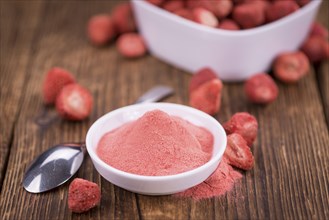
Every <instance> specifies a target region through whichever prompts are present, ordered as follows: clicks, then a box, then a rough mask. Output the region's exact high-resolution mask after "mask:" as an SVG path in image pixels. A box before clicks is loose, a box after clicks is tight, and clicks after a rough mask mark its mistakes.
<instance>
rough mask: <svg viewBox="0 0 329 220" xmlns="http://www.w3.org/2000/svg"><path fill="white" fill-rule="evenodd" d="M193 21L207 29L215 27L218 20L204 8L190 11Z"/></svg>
mask: <svg viewBox="0 0 329 220" xmlns="http://www.w3.org/2000/svg"><path fill="white" fill-rule="evenodd" d="M192 13H193V17H194V21H195V22H197V23H200V24H203V25H206V26H209V27H217V26H218V20H217V18H216V16H215V15H214V14H213V13H212V12H211V11H209V10H207V9H204V8H194V9H193V10H192Z"/></svg>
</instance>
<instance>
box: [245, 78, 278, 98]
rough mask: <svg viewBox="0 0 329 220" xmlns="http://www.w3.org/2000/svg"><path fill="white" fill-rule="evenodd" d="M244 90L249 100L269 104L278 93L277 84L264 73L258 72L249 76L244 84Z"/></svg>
mask: <svg viewBox="0 0 329 220" xmlns="http://www.w3.org/2000/svg"><path fill="white" fill-rule="evenodd" d="M244 91H245V93H246V96H247V98H248V100H249V101H251V102H253V103H258V104H269V103H271V102H273V101H275V100H276V98H277V97H278V95H279V89H278V87H277V85H276V84H275V82H274V80H273V79H272V78H271V77H270V76H269V75H268V74H266V73H259V74H256V75H254V76H252V77H251V78H249V79H248V80H247V81H246V82H245V84H244Z"/></svg>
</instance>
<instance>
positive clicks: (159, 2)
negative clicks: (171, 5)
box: [146, 0, 166, 6]
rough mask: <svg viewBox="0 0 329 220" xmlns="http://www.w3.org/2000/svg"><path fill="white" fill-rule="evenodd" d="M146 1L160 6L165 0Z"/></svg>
mask: <svg viewBox="0 0 329 220" xmlns="http://www.w3.org/2000/svg"><path fill="white" fill-rule="evenodd" d="M146 1H147V2H149V3H151V4H153V5H156V6H160V5H161V4H162V3H163V2H165V1H166V0H146Z"/></svg>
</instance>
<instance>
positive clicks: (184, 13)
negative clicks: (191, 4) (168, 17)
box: [173, 8, 193, 21]
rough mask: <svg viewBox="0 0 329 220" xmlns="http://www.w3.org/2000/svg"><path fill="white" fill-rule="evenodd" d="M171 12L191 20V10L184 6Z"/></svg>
mask: <svg viewBox="0 0 329 220" xmlns="http://www.w3.org/2000/svg"><path fill="white" fill-rule="evenodd" d="M173 13H174V14H176V15H178V16H180V17H183V18H185V19H188V20H191V21H193V14H192V12H191V11H190V10H188V9H186V8H180V9H178V10H175V11H174V12H173Z"/></svg>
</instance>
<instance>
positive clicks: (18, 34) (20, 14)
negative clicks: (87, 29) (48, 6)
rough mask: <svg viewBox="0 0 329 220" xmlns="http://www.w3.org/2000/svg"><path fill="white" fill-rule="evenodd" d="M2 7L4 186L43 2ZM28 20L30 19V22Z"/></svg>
mask: <svg viewBox="0 0 329 220" xmlns="http://www.w3.org/2000/svg"><path fill="white" fill-rule="evenodd" d="M0 4H1V7H0V10H1V12H0V17H1V18H0V26H1V33H0V34H1V36H0V39H1V40H0V71H1V75H0V77H1V78H0V79H1V80H0V100H1V105H0V189H1V186H2V181H3V177H4V172H5V167H6V164H7V159H8V153H9V151H10V146H11V141H12V135H13V128H14V125H15V121H16V119H17V114H18V112H19V111H20V105H19V102H20V100H21V96H22V92H23V91H24V89H25V86H26V85H25V83H24V82H25V80H26V79H27V77H28V74H29V71H30V65H29V60H30V59H31V57H29V56H28V54H30V53H31V49H32V48H31V47H30V42H31V41H32V39H33V37H34V35H35V31H36V25H37V24H38V22H39V13H40V8H41V5H42V4H41V3H40V2H33V3H31V5H30V7H31V10H30V11H27V10H25V9H26V6H27V3H22V4H13V2H2V1H1V3H0ZM27 21H28V22H27Z"/></svg>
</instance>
